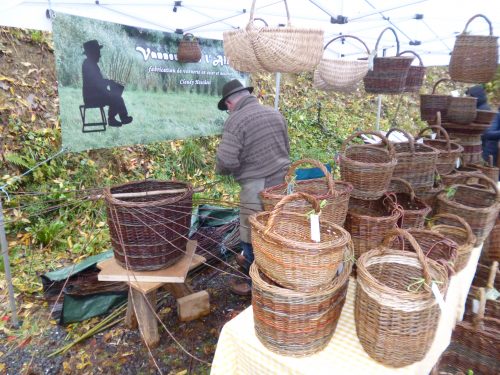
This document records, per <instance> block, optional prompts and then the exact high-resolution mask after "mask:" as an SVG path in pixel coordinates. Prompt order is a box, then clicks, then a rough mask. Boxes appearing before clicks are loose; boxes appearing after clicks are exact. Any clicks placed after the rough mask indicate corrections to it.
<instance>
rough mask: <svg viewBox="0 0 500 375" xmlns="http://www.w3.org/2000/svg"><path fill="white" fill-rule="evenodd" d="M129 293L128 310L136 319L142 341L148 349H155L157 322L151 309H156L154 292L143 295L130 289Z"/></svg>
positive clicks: (157, 334) (158, 340)
mask: <svg viewBox="0 0 500 375" xmlns="http://www.w3.org/2000/svg"><path fill="white" fill-rule="evenodd" d="M130 293H131V296H132V298H131V300H132V303H131V304H129V306H128V308H129V309H132V310H133V311H134V314H135V316H136V317H138V318H137V323H138V325H139V330H140V331H141V335H142V338H143V340H144V341H145V342H146V344H147V345H148V346H149V347H151V348H152V347H155V346H157V345H158V343H159V342H160V334H159V333H158V320H157V319H156V315H155V313H154V311H153V310H152V309H151V307H153V309H156V291H152V292H150V293H148V294H143V293H142V292H140V291H138V290H135V289H133V288H132V289H130ZM148 302H149V303H148ZM150 306H151V307H150ZM128 315H129V314H128V312H127V316H128Z"/></svg>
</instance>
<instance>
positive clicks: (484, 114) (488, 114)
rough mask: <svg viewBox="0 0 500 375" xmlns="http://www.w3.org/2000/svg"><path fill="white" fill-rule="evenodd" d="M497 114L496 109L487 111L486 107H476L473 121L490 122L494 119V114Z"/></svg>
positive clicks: (479, 122)
mask: <svg viewBox="0 0 500 375" xmlns="http://www.w3.org/2000/svg"><path fill="white" fill-rule="evenodd" d="M497 114H498V112H497V111H488V110H486V109H478V110H476V118H475V120H474V122H476V123H478V124H488V125H489V124H491V122H492V121H493V120H494V119H495V116H496V115H497Z"/></svg>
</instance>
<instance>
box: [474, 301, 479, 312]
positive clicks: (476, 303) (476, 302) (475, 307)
mask: <svg viewBox="0 0 500 375" xmlns="http://www.w3.org/2000/svg"><path fill="white" fill-rule="evenodd" d="M478 311H479V300H477V299H473V300H472V312H473V313H474V314H477V313H478Z"/></svg>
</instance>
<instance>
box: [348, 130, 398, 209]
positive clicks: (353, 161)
mask: <svg viewBox="0 0 500 375" xmlns="http://www.w3.org/2000/svg"><path fill="white" fill-rule="evenodd" d="M363 134H371V135H375V136H377V137H379V138H380V139H382V143H383V144H385V145H386V146H387V148H388V150H385V149H383V148H381V147H374V146H369V145H352V146H349V147H347V145H348V144H349V142H350V141H352V140H353V139H355V138H357V137H361V135H363ZM339 164H340V175H341V178H342V181H345V182H349V183H350V184H352V186H353V190H352V192H351V196H352V197H354V198H359V199H368V200H370V199H378V198H380V197H382V195H383V194H384V193H385V192H386V191H387V188H388V187H389V183H390V180H391V177H392V174H393V171H394V168H395V167H396V159H395V157H394V147H392V145H391V144H390V143H389V141H388V140H387V138H386V137H385V136H384V135H383V134H382V133H380V132H371V131H367V132H356V133H354V134H352V135H351V136H350V137H349V138H347V139H346V140H345V141H344V142H343V143H342V151H341V152H340V154H339Z"/></svg>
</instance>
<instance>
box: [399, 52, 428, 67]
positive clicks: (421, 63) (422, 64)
mask: <svg viewBox="0 0 500 375" xmlns="http://www.w3.org/2000/svg"><path fill="white" fill-rule="evenodd" d="M403 53H406V54H408V53H411V54H412V55H414V56H416V57H417V59H418V61H420V66H424V62H423V61H422V58H421V57H420V56H419V54H418V53H416V52H415V51H411V50H406V51H403V52H401V53H399V54H398V56H401V55H402V54H403Z"/></svg>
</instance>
